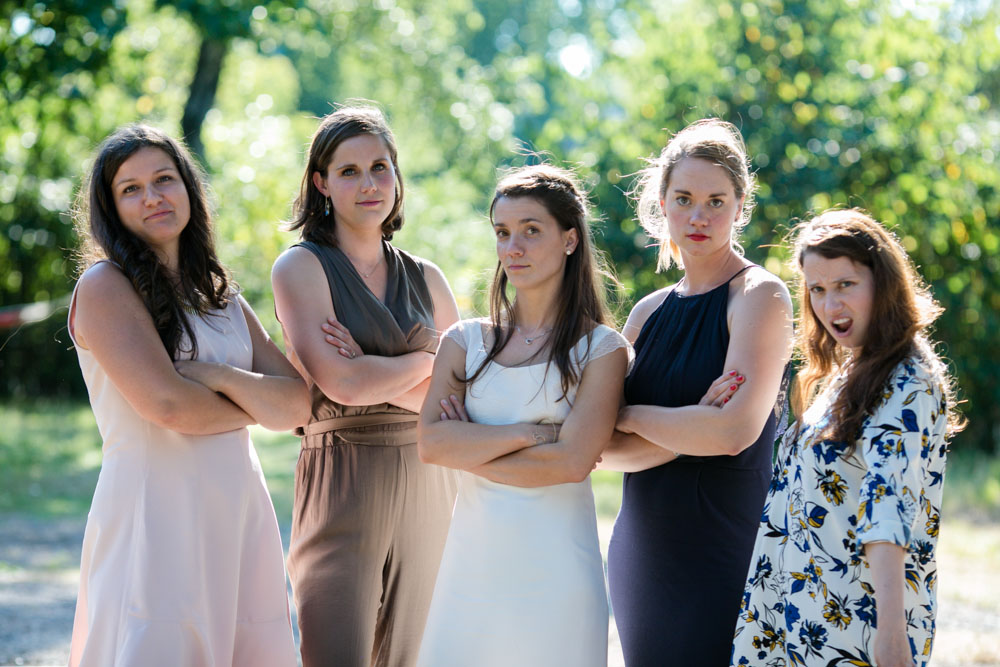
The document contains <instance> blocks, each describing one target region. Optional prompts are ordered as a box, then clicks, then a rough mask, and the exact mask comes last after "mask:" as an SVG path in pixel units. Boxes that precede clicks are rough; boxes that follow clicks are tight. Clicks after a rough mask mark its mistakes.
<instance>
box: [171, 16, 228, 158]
mask: <svg viewBox="0 0 1000 667" xmlns="http://www.w3.org/2000/svg"><path fill="white" fill-rule="evenodd" d="M228 49H229V43H228V41H227V40H224V39H218V38H215V37H211V36H209V35H205V36H204V37H203V38H202V40H201V49H200V50H199V51H198V64H197V65H196V66H195V71H194V78H193V79H192V80H191V92H190V95H189V96H188V101H187V104H186V105H185V106H184V117H183V118H182V119H181V131H182V132H183V133H184V140H185V141H186V142H187V145H188V146H189V147H190V148H191V151H192V152H193V153H194V154H195V155H197V156H198V158H199V159H200V160H201V161H202V163H203V164H204V163H205V146H204V144H202V142H201V125H202V123H204V122H205V114H207V113H208V110H209V109H211V108H212V104H214V103H215V91H216V89H217V88H218V87H219V73H220V72H221V71H222V60H223V58H225V56H226V51H227V50H228Z"/></svg>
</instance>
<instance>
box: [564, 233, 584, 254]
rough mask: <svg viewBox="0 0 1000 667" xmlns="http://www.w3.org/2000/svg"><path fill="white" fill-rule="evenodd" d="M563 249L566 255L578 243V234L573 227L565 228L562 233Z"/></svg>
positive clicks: (570, 252) (574, 248)
mask: <svg viewBox="0 0 1000 667" xmlns="http://www.w3.org/2000/svg"><path fill="white" fill-rule="evenodd" d="M563 243H564V245H563V249H564V250H565V252H566V254H567V255H572V254H573V251H574V250H576V246H578V245H579V244H580V236H579V234H578V233H577V231H576V230H575V229H567V230H566V231H565V232H564V233H563Z"/></svg>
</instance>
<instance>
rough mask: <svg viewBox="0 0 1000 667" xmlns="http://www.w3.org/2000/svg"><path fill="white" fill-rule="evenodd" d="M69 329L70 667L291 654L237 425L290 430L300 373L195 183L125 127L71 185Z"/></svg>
mask: <svg viewBox="0 0 1000 667" xmlns="http://www.w3.org/2000/svg"><path fill="white" fill-rule="evenodd" d="M80 200H81V207H80V210H79V213H80V215H79V217H78V232H79V233H80V235H81V237H82V240H83V244H84V248H83V260H82V264H83V266H85V267H87V268H86V271H85V272H84V273H83V275H82V276H81V277H80V280H79V282H78V283H77V286H76V290H75V292H74V294H73V300H72V302H71V305H70V313H69V330H70V335H71V336H72V338H73V343H74V345H75V346H76V350H77V355H78V357H79V360H80V368H81V370H82V371H83V375H84V379H85V380H86V383H87V389H88V391H89V393H90V402H91V406H92V407H93V410H94V416H95V417H96V419H97V425H98V428H99V429H100V432H101V437H102V438H103V441H104V443H103V461H102V464H101V474H100V477H99V479H98V481H97V489H96V490H95V492H94V500H93V503H92V505H91V509H90V514H89V516H88V518H87V528H86V532H85V534H84V540H83V555H82V562H81V565H80V570H81V572H80V596H79V599H78V600H77V607H76V618H75V620H74V623H73V639H72V645H71V648H70V665H71V666H74V667H75V666H78V665H79V666H93V667H106V666H108V665H152V666H157V665H163V666H164V667H166V666H174V665H199V666H200V667H211V666H214V665H219V666H222V665H226V666H227V667H228V666H230V665H250V666H255V665H259V666H261V667H265V666H267V667H272V666H282V665H287V666H294V665H295V663H296V660H295V646H294V642H293V639H292V630H291V624H290V622H289V614H288V598H287V595H286V593H285V571H284V567H283V563H282V551H281V538H280V536H279V533H278V523H277V521H276V519H275V516H274V508H273V506H272V505H271V499H270V496H269V495H268V492H267V487H266V485H265V483H264V477H263V475H262V473H261V469H260V462H259V461H258V459H257V454H256V452H255V451H254V448H253V444H252V443H251V442H250V436H249V432H248V431H247V429H246V427H247V425H248V424H255V423H259V424H262V425H264V426H266V427H267V428H270V429H274V430H286V429H290V428H293V427H295V426H297V425H299V424H301V423H303V422H305V420H306V419H307V417H308V416H309V394H308V392H307V390H306V386H305V383H304V382H303V381H302V379H301V378H300V377H299V375H298V373H297V372H296V371H295V369H294V368H293V367H292V365H291V364H290V363H289V362H288V361H287V360H286V359H285V357H284V355H282V353H281V351H280V350H279V349H278V348H277V347H276V346H275V345H274V343H272V342H271V341H270V339H269V338H268V336H267V333H266V332H265V331H264V328H263V327H262V326H261V324H260V322H259V321H258V320H257V317H256V316H255V315H254V313H253V311H252V310H251V309H250V306H249V305H248V304H247V302H246V301H245V300H244V299H243V297H241V296H239V294H238V293H237V291H236V287H235V285H234V284H233V283H232V282H230V281H229V279H228V277H227V276H226V271H225V269H224V268H223V267H222V265H221V264H220V263H219V261H218V259H217V258H216V255H215V249H214V247H213V244H212V231H211V216H210V213H209V210H208V206H207V199H206V197H205V192H204V189H203V186H202V179H201V177H200V175H199V173H198V171H197V169H196V167H195V165H194V162H193V161H192V160H191V157H190V155H189V154H188V152H187V151H186V150H185V149H184V148H183V146H181V145H180V144H179V143H178V142H176V141H174V140H173V139H171V138H170V137H168V136H167V135H165V134H164V133H163V132H161V131H159V130H157V129H154V128H151V127H147V126H142V125H136V126H129V127H126V128H123V129H121V130H119V131H118V132H116V133H115V134H113V135H112V136H111V137H109V138H108V139H107V140H106V141H105V142H104V143H103V144H102V146H101V148H100V149H99V150H98V154H97V158H96V160H95V162H94V167H93V171H92V172H91V176H90V181H89V187H85V188H84V189H83V190H82V191H81V194H80Z"/></svg>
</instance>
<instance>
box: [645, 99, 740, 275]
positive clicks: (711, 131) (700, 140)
mask: <svg viewBox="0 0 1000 667" xmlns="http://www.w3.org/2000/svg"><path fill="white" fill-rule="evenodd" d="M689 157H691V158H698V159H700V160H707V161H709V162H711V163H712V164H715V165H718V166H720V167H722V168H723V169H725V170H726V175H727V176H729V180H730V182H731V183H732V184H733V191H734V193H735V194H736V198H737V199H740V198H742V199H743V210H742V211H741V213H740V218H739V220H737V221H736V222H735V223H734V224H733V232H732V234H733V247H734V248H735V249H736V250H737V252H739V253H740V254H743V249H742V248H741V247H740V245H739V244H738V243H737V242H736V238H737V237H738V236H739V234H740V232H742V231H743V228H744V227H746V226H747V223H748V222H750V214H751V213H753V207H754V192H755V191H756V189H757V180H756V178H755V177H754V175H753V172H751V171H750V158H749V157H748V156H747V147H746V145H745V144H744V143H743V137H742V135H741V134H740V131H739V130H738V129H736V126H735V125H733V124H732V123H728V122H726V121H724V120H720V119H718V118H703V119H701V120H698V121H695V122H693V123H691V124H690V125H688V126H687V127H685V128H684V129H683V130H681V131H680V132H678V133H677V134H675V135H674V136H673V138H672V139H671V140H670V141H669V142H667V145H666V146H665V147H664V148H663V151H662V152H661V153H660V156H659V157H657V158H653V159H650V160H648V161H647V162H648V165H649V166H647V167H646V168H645V169H643V170H642V171H640V172H639V178H638V181H637V183H636V185H635V187H634V188H633V189H632V191H631V193H630V194H631V197H632V198H633V199H634V200H635V201H636V215H637V216H638V218H639V222H640V224H642V227H643V229H645V230H646V233H647V234H648V235H649V236H650V237H652V238H654V239H656V240H657V241H659V242H660V253H659V256H658V258H657V267H656V268H657V270H658V271H659V270H665V269H669V268H670V262H671V260H673V261H674V262H676V263H677V265H678V266H683V265H682V263H681V254H680V249H679V248H678V247H677V244H676V243H674V242H673V240H672V239H671V238H670V233H669V230H668V229H667V224H666V222H667V221H666V219H665V218H664V215H663V207H662V206H661V204H660V202H662V201H663V200H664V198H665V197H666V196H667V189H668V188H669V186H670V177H671V176H672V175H673V172H674V168H675V167H676V166H677V165H678V164H680V162H681V161H682V160H684V159H685V158H689Z"/></svg>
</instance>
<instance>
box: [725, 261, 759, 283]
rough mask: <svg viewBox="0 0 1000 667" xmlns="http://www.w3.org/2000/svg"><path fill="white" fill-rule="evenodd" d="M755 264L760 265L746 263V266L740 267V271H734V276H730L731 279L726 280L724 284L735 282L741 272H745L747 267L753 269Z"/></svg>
mask: <svg viewBox="0 0 1000 667" xmlns="http://www.w3.org/2000/svg"><path fill="white" fill-rule="evenodd" d="M755 266H759V265H758V264H747V265H746V266H744V267H743V268H742V269H740V270H739V271H737V272H736V273H734V274H733V275H732V277H731V278H730V279H729V280H727V281H726V282H725V283H724V284H726V285H728V284H729V283H731V282H733V281H734V280H736V279H737V278H738V277H739V275H740V274H741V273H743V272H744V271H746V270H747V269H752V268H753V267H755Z"/></svg>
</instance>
